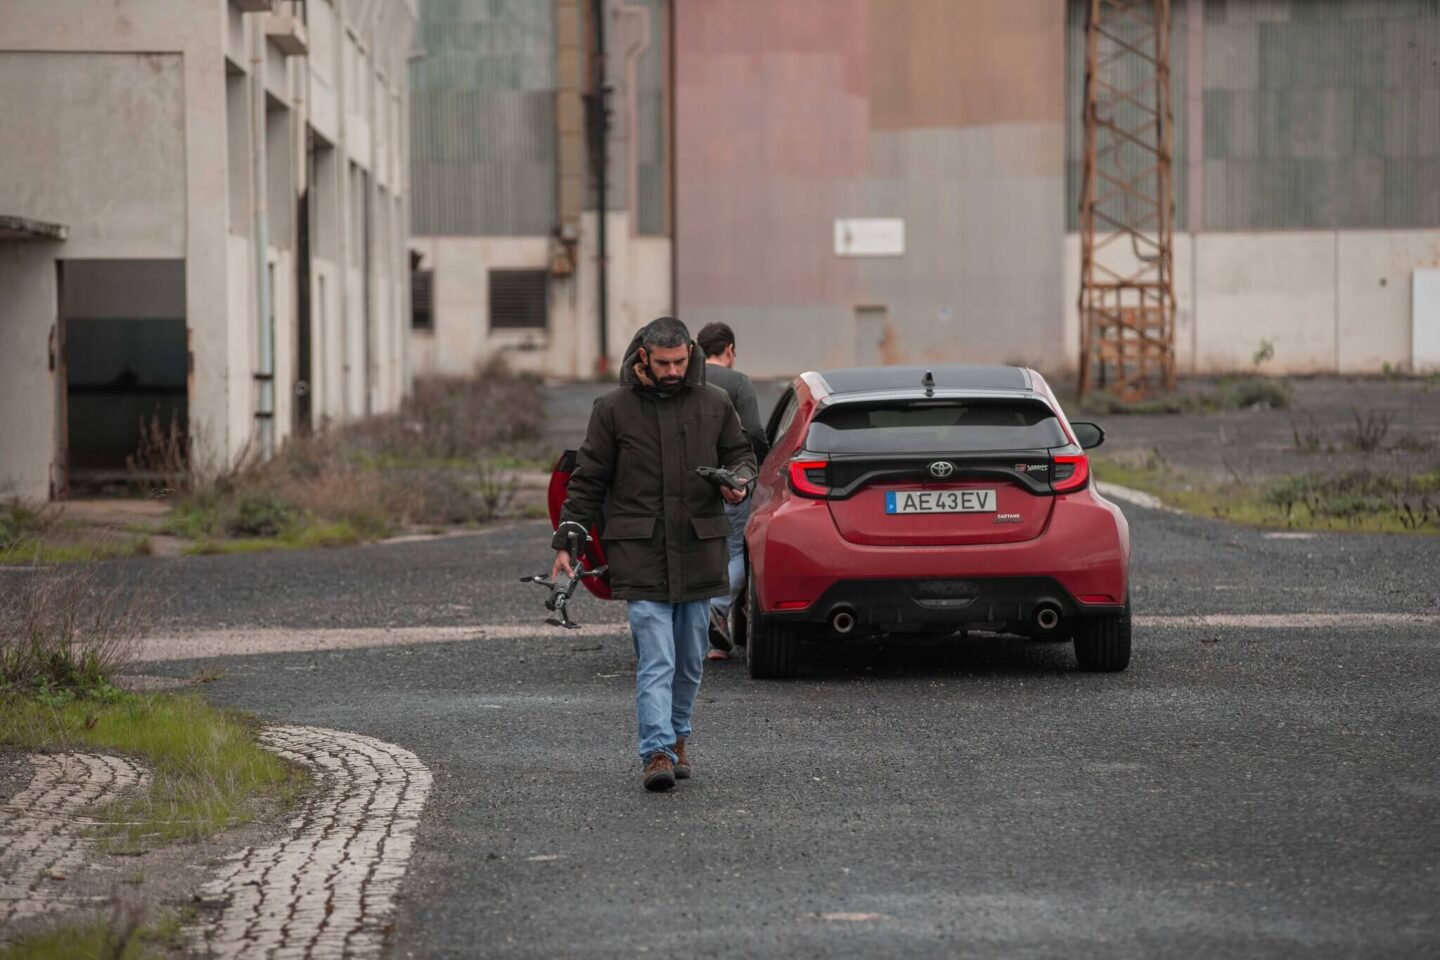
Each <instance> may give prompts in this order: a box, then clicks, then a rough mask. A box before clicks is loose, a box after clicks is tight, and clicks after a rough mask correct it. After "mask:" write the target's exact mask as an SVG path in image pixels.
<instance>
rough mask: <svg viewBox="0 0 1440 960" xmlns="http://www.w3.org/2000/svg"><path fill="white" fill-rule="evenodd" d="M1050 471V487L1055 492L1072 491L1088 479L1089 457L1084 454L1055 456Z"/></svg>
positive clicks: (1082, 486)
mask: <svg viewBox="0 0 1440 960" xmlns="http://www.w3.org/2000/svg"><path fill="white" fill-rule="evenodd" d="M1053 459H1054V464H1055V465H1054V466H1053V467H1052V468H1051V471H1050V489H1051V490H1054V491H1055V492H1056V493H1074V492H1075V491H1076V490H1081V489H1083V488H1084V487H1085V484H1086V483H1088V482H1089V480H1090V458H1089V457H1087V456H1085V454H1083V453H1080V454H1074V455H1069V454H1067V455H1062V456H1056V457H1054V458H1053Z"/></svg>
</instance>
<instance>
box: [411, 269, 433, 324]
mask: <svg viewBox="0 0 1440 960" xmlns="http://www.w3.org/2000/svg"><path fill="white" fill-rule="evenodd" d="M434 294H435V271H434V270H414V271H411V273H410V326H411V327H412V328H413V329H415V330H434V329H435V317H434V315H433V314H432V313H431V304H432V303H433V302H434Z"/></svg>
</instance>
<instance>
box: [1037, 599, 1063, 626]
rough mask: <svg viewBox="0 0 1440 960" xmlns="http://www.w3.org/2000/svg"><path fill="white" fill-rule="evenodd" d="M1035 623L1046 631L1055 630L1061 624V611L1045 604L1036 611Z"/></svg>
mask: <svg viewBox="0 0 1440 960" xmlns="http://www.w3.org/2000/svg"><path fill="white" fill-rule="evenodd" d="M1035 625H1036V626H1037V627H1039V628H1040V629H1041V630H1044V631H1046V632H1049V631H1051V630H1054V629H1055V628H1056V627H1058V626H1060V611H1059V610H1056V609H1055V608H1054V607H1052V606H1050V605H1049V604H1045V605H1044V606H1042V607H1041V608H1040V609H1039V610H1036V611H1035Z"/></svg>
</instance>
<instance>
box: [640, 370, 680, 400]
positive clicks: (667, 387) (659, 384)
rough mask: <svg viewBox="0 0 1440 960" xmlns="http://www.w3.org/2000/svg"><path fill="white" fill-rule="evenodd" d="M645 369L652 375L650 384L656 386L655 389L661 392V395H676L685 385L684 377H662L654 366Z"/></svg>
mask: <svg viewBox="0 0 1440 960" xmlns="http://www.w3.org/2000/svg"><path fill="white" fill-rule="evenodd" d="M645 369H646V371H647V372H648V373H649V374H650V382H651V383H653V384H655V389H656V390H659V391H660V392H661V393H675V392H676V391H678V390H679V389H680V387H681V386H682V385H683V384H684V383H685V378H684V377H662V376H660V375H659V374H658V373H656V372H655V366H654V364H650V365H648V366H646V368H645Z"/></svg>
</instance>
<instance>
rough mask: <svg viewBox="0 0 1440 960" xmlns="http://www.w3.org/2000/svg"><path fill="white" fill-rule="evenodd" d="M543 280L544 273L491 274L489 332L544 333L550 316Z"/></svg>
mask: <svg viewBox="0 0 1440 960" xmlns="http://www.w3.org/2000/svg"><path fill="white" fill-rule="evenodd" d="M547 277H548V274H546V272H545V271H544V270H491V271H490V329H491V330H530V329H535V328H539V329H541V330H543V329H545V327H546V326H548V325H549V314H550V309H549V308H550V303H549V285H548V282H547Z"/></svg>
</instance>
